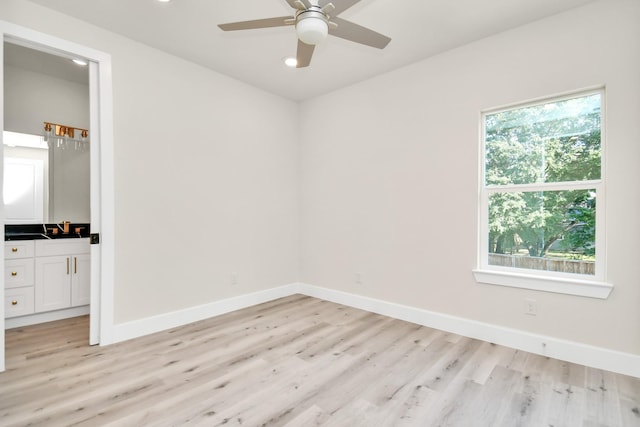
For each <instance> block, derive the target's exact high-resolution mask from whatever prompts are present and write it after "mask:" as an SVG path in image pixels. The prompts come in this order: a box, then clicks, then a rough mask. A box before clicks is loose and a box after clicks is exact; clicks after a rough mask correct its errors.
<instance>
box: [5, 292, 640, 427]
mask: <svg viewBox="0 0 640 427" xmlns="http://www.w3.org/2000/svg"><path fill="white" fill-rule="evenodd" d="M87 342H88V318H87V317H79V318H75V319H69V320H63V321H57V322H51V323H46V324H41V325H34V326H30V327H24V328H16V329H11V330H8V331H7V334H6V349H7V371H6V372H4V373H1V374H0V425H2V426H14V425H15V426H27V425H42V426H70V425H88V426H105V425H109V426H147V425H152V426H156V425H158V426H165V425H167V426H179V425H185V424H188V425H203V426H219V425H226V426H234V425H243V426H320V425H321V426H344V427H347V426H348V427H354V426H375V427H378V426H465V427H466V426H470V427H476V426H491V427H493V426H509V427H511V426H532V427H549V426H553V427H561V426H583V427H602V426H611V427H618V426H624V427H626V426H640V379H638V378H632V377H628V376H623V375H617V374H613V373H611V372H607V371H602V370H598V369H592V368H587V367H584V366H580V365H575V364H572V363H567V362H562V361H559V360H555V359H549V358H546V357H541V356H537V355H534V354H530V353H525V352H521V351H516V350H513V349H509V348H506V347H502V346H498V345H494V344H491V343H487V342H482V341H478V340H474V339H469V338H465V337H461V336H458V335H453V334H449V333H445V332H442V331H438V330H435V329H430V328H427V327H423V326H418V325H415V324H411V323H407V322H403V321H399V320H394V319H390V318H388V317H384V316H380V315H377V314H372V313H368V312H365V311H361V310H357V309H353V308H349V307H345V306H341V305H338V304H334V303H330V302H326V301H321V300H318V299H314V298H310V297H305V296H298V295H296V296H292V297H287V298H283V299H280V300H276V301H272V302H269V303H265V304H261V305H258V306H255V307H251V308H248V309H244V310H239V311H237V312H234V313H230V314H227V315H223V316H219V317H216V318H212V319H209V320H205V321H201V322H197V323H193V324H190V325H186V326H183V327H180V328H176V329H173V330H170V331H165V332H161V333H157V334H154V335H151V336H147V337H143V338H138V339H135V340H130V341H127V342H124V343H119V344H115V345H112V346H107V347H89V346H88V345H87Z"/></svg>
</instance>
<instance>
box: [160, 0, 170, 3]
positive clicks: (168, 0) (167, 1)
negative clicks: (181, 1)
mask: <svg viewBox="0 0 640 427" xmlns="http://www.w3.org/2000/svg"><path fill="white" fill-rule="evenodd" d="M158 1H159V2H160V3H169V2H170V1H171V0H158Z"/></svg>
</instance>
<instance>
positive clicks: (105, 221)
mask: <svg viewBox="0 0 640 427" xmlns="http://www.w3.org/2000/svg"><path fill="white" fill-rule="evenodd" d="M0 34H2V41H3V42H4V41H10V42H12V43H15V44H19V45H22V46H25V47H29V48H32V49H37V50H41V51H44V52H48V53H52V54H54V55H58V56H63V57H67V58H78V57H79V58H85V59H88V60H89V61H90V67H89V86H90V89H89V96H90V129H91V151H90V156H91V168H90V169H91V172H90V173H91V232H92V233H99V235H100V244H97V245H91V308H90V343H91V344H98V343H99V344H100V345H106V344H111V343H113V283H114V258H115V250H114V234H115V233H114V228H115V218H114V216H115V213H114V177H113V94H112V83H111V80H112V79H111V56H110V55H108V54H106V53H103V52H100V51H97V50H94V49H91V48H88V47H85V46H81V45H79V44H76V43H73V42H70V41H67V40H63V39H60V38H57V37H53V36H50V35H47V34H44V33H40V32H38V31H34V30H31V29H29V28H25V27H21V26H19V25H15V24H11V23H8V22H4V21H0ZM0 59H4V44H3V43H2V44H0ZM3 63H4V61H3ZM0 69H1V70H0V100H2V101H3V105H4V67H0ZM3 105H2V106H0V111H2V114H0V130H1V129H4V106H3ZM0 147H2V133H1V132H0ZM2 152H3V150H0V165H1V164H3V158H4V155H3V153H2ZM2 175H3V174H2V173H0V194H1V193H2V185H1V184H2ZM0 200H2V199H0ZM0 227H1V228H2V230H3V231H2V234H3V235H4V206H3V203H0ZM1 253H2V254H3V256H2V258H3V259H4V245H3V249H2V252H1ZM0 278H2V279H0V280H2V282H3V283H1V284H0V297H2V298H0V299H1V300H2V301H3V302H4V263H0ZM4 328H5V321H4V303H3V304H2V305H1V306H0V343H1V344H0V372H2V371H4V370H5V363H4V361H5V349H4V342H5V340H4Z"/></svg>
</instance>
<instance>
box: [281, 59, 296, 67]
mask: <svg viewBox="0 0 640 427" xmlns="http://www.w3.org/2000/svg"><path fill="white" fill-rule="evenodd" d="M284 65H286V66H287V67H291V68H295V67H296V66H297V65H298V60H297V59H296V58H285V59H284Z"/></svg>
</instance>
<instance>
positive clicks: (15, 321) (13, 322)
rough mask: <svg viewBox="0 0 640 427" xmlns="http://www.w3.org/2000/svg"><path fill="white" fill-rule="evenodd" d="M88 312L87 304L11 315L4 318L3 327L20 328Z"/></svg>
mask: <svg viewBox="0 0 640 427" xmlns="http://www.w3.org/2000/svg"><path fill="white" fill-rule="evenodd" d="M85 314H89V306H88V305H83V306H81V307H73V308H66V309H64V310H56V311H47V312H44V313H36V314H28V315H26V316H20V317H11V318H9V319H5V320H4V328H5V329H11V328H21V327H23V326H29V325H35V324H38V323H44V322H53V321H54V320H62V319H68V318H70V317H77V316H84V315H85Z"/></svg>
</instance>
